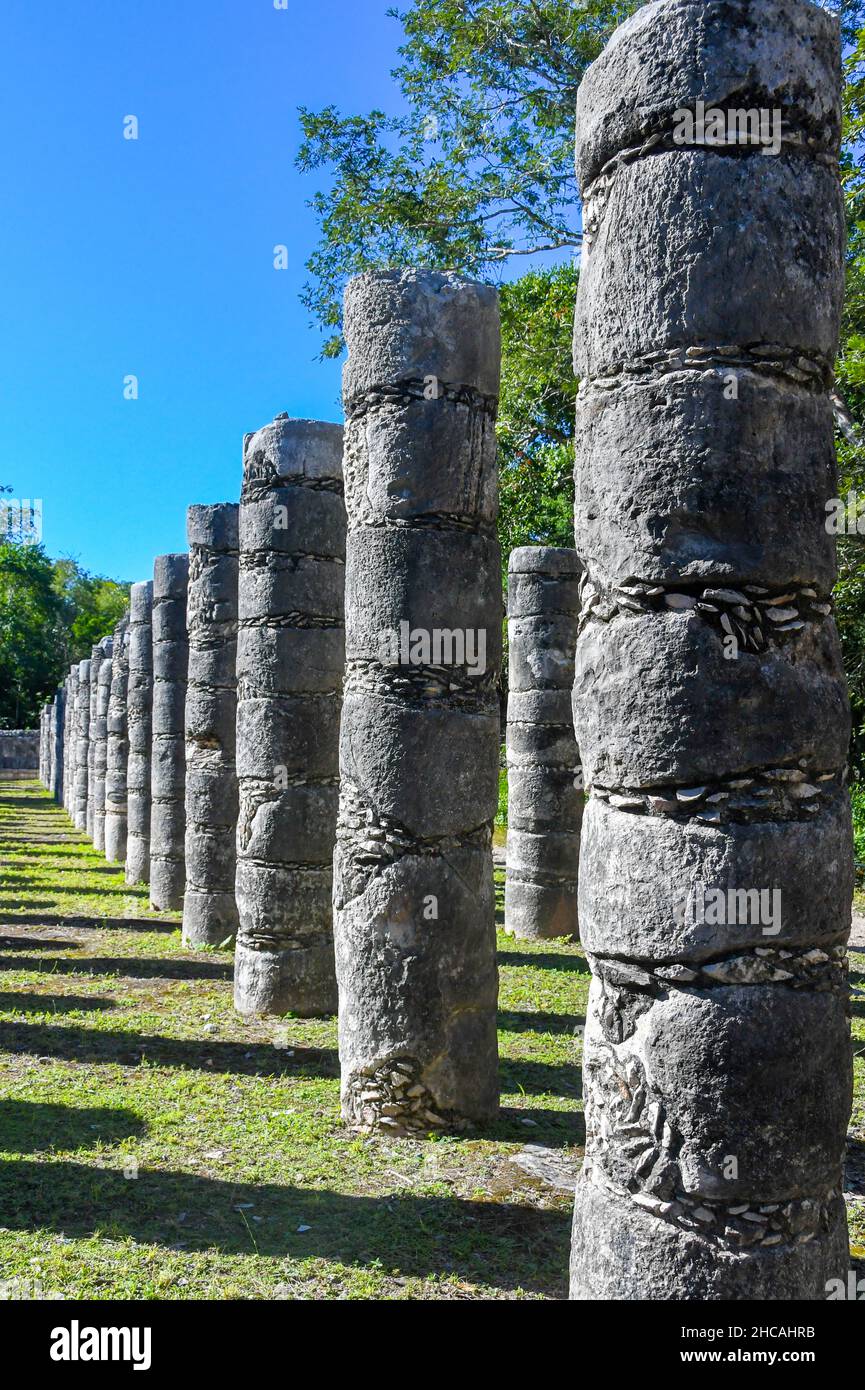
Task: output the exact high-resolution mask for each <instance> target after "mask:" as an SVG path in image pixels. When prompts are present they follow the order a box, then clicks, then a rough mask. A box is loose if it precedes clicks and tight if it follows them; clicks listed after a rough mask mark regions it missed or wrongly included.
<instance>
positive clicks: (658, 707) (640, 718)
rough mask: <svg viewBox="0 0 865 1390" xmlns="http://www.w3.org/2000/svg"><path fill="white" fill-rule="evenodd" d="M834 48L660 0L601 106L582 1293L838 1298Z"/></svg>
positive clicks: (845, 725) (843, 1263)
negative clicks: (830, 520) (833, 1287)
mask: <svg viewBox="0 0 865 1390" xmlns="http://www.w3.org/2000/svg"><path fill="white" fill-rule="evenodd" d="M839 54H840V46H839V34H838V24H837V21H836V20H835V19H834V17H832V16H831V15H829V14H827V13H826V12H825V11H824V10H822V9H819V8H817V7H816V6H814V5H810V4H802V3H799V0H745V3H742V0H713V2H712V3H709V4H702V3H701V4H697V3H692V2H691V0H656V3H652V4H649V5H647V6H646V7H645V8H643V9H641V10H639V11H638V12H637V14H636V15H635V16H634V17H633V18H632V19H630V20H629V21H627V23H626V24H624V25H623V26H622V28H621V29H620V30H619V32H618V34H617V36H616V38H615V40H614V41H613V42H612V43H611V44H610V45H609V47H608V48H607V50H606V52H605V53H604V54H603V55H602V57H601V58H600V59H599V60H598V61H597V62H596V63H595V64H594V65H593V66H592V67H591V68H590V69H589V70H588V73H587V74H586V77H585V78H584V81H583V84H582V86H581V88H580V93H579V99H578V114H577V125H578V166H579V173H580V181H581V185H582V191H583V198H584V207H585V226H586V230H587V246H588V249H587V253H585V254H584V257H583V263H582V267H581V272H580V287H579V297H578V303H577V322H576V332H575V347H576V370H577V374H578V376H579V377H580V378H581V386H580V393H579V401H578V432H577V448H576V457H577V474H576V482H577V487H576V499H577V500H576V525H575V534H576V537H577V544H578V547H579V551H580V556H581V559H582V560H583V562H584V564H585V568H586V571H587V577H586V581H585V583H584V586H583V614H582V630H581V634H580V637H579V640H578V646H577V661H576V681H575V686H574V716H575V723H576V731H577V742H578V744H579V747H580V752H581V755H582V760H583V769H584V775H585V780H586V784H587V787H588V788H590V792H591V794H590V798H589V802H588V807H587V810H586V814H585V820H584V825H583V840H582V847H581V863H580V931H581V936H582V939H583V942H584V944H585V946H586V949H587V953H588V954H589V959H590V962H591V965H592V969H593V973H594V980H593V982H592V988H591V995H590V1002H589V1008H588V1016H587V1026H586V1035H585V1049H584V1059H583V1074H584V1084H585V1095H586V1122H587V1135H588V1138H587V1147H586V1164H585V1170H584V1174H583V1176H582V1178H581V1180H580V1182H579V1184H578V1188H577V1198H576V1208H575V1219H574V1238H573V1255H572V1296H573V1297H574V1298H578V1299H606V1298H612V1299H626V1300H639V1299H693V1300H706V1299H710V1300H735V1299H742V1300H763V1299H806V1300H808V1299H813V1300H822V1299H824V1298H825V1297H826V1293H827V1280H829V1279H831V1278H836V1277H840V1278H845V1277H846V1271H847V1267H848V1253H847V1228H846V1220H845V1213H844V1202H843V1199H842V1196H841V1163H842V1155H843V1151H844V1141H845V1132H846V1128H847V1121H848V1117H849V1113H850V1100H851V1055H850V1039H849V1024H848V1018H847V1010H848V1003H847V981H846V965H845V944H846V940H847V934H848V931H849V926H850V900H851V891H852V845H851V827H850V808H849V801H848V796H847V790H846V787H845V760H846V755H847V744H848V737H849V731H850V722H849V713H848V706H847V698H846V692H845V686H844V679H843V674H842V670H841V659H840V652H839V645H838V637H837V633H836V630H835V623H834V619H833V615H832V599H831V592H832V586H833V583H834V579H835V560H834V549H833V541H832V539H831V537H830V536H828V535H827V533H826V528H825V525H824V521H825V510H824V507H825V502H826V499H827V498H829V497H831V496H833V495H834V493H835V491H836V487H837V484H836V480H835V459H834V452H833V430H832V426H833V421H832V409H831V406H830V402H829V399H828V395H827V391H828V388H829V387H830V385H831V382H832V363H833V356H834V352H835V347H836V343H837V338H838V329H839V319H840V310H841V298H842V288H843V247H844V212H843V203H842V199H841V192H840V188H839V182H838V169H837V152H838V140H839V129H840V111H839V77H840V68H839ZM749 112H750V113H751V118H749V116H748V113H749ZM713 113H714V114H713ZM761 113H762V120H761ZM737 132H738V134H737ZM709 133H711V137H712V139H714V138H715V136H716V135H717V136H718V138H719V139H721V138H723V143H719V144H714V143H711V140H710V139H709V138H708V136H709Z"/></svg>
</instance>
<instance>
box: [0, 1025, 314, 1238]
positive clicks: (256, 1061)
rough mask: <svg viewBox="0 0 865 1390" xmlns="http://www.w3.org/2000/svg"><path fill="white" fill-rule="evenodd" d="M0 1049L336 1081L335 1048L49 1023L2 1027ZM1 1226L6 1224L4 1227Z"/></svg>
mask: <svg viewBox="0 0 865 1390" xmlns="http://www.w3.org/2000/svg"><path fill="white" fill-rule="evenodd" d="M0 1051H5V1052H10V1053H13V1054H22V1055H26V1056H32V1057H51V1058H57V1059H59V1060H62V1061H67V1062H100V1063H112V1064H114V1065H116V1066H124V1067H134V1066H138V1065H139V1064H140V1063H141V1062H146V1064H147V1065H148V1066H151V1067H178V1068H180V1069H181V1070H184V1071H208V1072H231V1073H236V1074H237V1075H243V1076H310V1077H312V1076H316V1077H336V1076H338V1075H339V1063H338V1060H337V1053H336V1049H335V1048H315V1047H300V1046H293V1047H292V1048H291V1049H285V1048H277V1047H273V1046H269V1045H262V1044H261V1043H243V1042H227V1041H226V1042H220V1041H219V1040H218V1039H213V1040H211V1039H207V1040H206V1041H199V1040H198V1039H197V1038H165V1037H161V1036H159V1035H158V1034H157V1035H147V1034H144V1033H134V1032H129V1033H125V1032H122V1031H116V1032H114V1031H111V1030H110V1029H96V1028H83V1027H82V1028H60V1027H55V1026H54V1025H52V1024H47V1023H0ZM0 1224H2V1223H0Z"/></svg>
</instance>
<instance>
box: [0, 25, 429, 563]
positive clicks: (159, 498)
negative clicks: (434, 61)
mask: <svg viewBox="0 0 865 1390" xmlns="http://www.w3.org/2000/svg"><path fill="white" fill-rule="evenodd" d="M389 3H390V0H289V8H288V10H276V9H274V7H273V0H76V3H72V4H62V3H59V0H53V3H47V4H43V3H40V2H39V0H4V3H3V26H2V37H3V42H2V45H0V128H2V130H3V140H2V143H0V182H2V188H3V204H4V207H3V216H2V219H0V266H2V271H0V275H2V284H3V289H2V301H0V302H2V309H3V313H2V323H0V482H6V483H10V484H12V485H13V491H14V495H15V496H16V497H30V498H33V497H41V498H42V499H43V506H44V532H43V539H44V541H45V545H46V547H47V549H48V551H49V553H50V554H52V555H73V556H75V558H76V559H78V560H79V561H80V562H81V563H82V564H83V565H84V566H85V567H86V568H87V569H90V570H92V571H94V572H96V573H101V574H107V575H110V576H111V577H113V578H118V579H130V580H135V579H141V578H145V577H147V576H148V575H149V574H150V573H151V569H152V562H153V556H154V555H156V554H160V553H162V552H166V551H172V550H179V549H185V546H186V541H185V510H186V506H187V505H188V504H189V503H192V502H218V501H224V500H230V499H231V500H233V499H235V498H236V497H237V495H238V490H239V485H240V460H241V444H242V438H243V435H244V433H245V432H246V431H248V430H252V429H256V428H257V427H258V426H259V425H261V424H263V423H264V422H265V421H267V420H269V419H271V418H272V417H273V416H274V415H275V414H277V413H278V412H279V411H281V410H288V411H289V412H290V413H291V414H293V415H310V416H314V417H318V418H321V419H329V420H338V419H339V418H340V408H339V366H338V364H336V363H321V362H319V361H318V360H317V354H318V349H319V342H320V338H319V334H318V331H317V329H315V328H314V327H311V326H310V324H309V315H308V313H307V312H306V310H304V309H303V307H302V306H301V304H300V302H299V300H298V292H299V290H300V288H301V285H302V284H303V281H304V278H305V272H304V268H303V263H304V261H305V259H306V257H307V255H308V254H309V252H310V250H311V249H312V247H313V244H314V241H315V235H316V228H315V221H314V218H313V215H312V213H311V212H310V211H309V210H308V209H307V208H306V207H305V206H304V204H305V202H306V200H307V199H308V198H309V197H310V196H311V193H312V192H313V191H314V187H315V185H314V183H313V182H312V179H311V177H310V176H306V177H302V176H301V175H300V174H298V173H297V172H296V171H295V169H294V167H293V159H294V155H295V153H296V150H297V147H298V144H299V138H300V132H299V125H298V120H297V115H296V109H297V107H298V106H299V105H306V106H311V107H313V108H316V107H319V106H323V105H325V104H327V103H329V102H335V103H337V104H338V105H340V106H342V107H343V108H344V109H346V110H363V109H367V108H368V107H371V106H375V105H379V106H383V107H384V108H385V109H392V108H393V107H394V104H395V102H396V100H397V95H396V92H395V89H394V87H393V83H392V81H391V79H390V76H389V73H390V69H391V67H392V66H393V64H394V60H395V56H396V47H397V44H398V42H399V39H400V33H401V31H400V27H399V25H398V23H397V22H396V21H394V20H392V19H389V18H388V17H387V15H386V9H387V7H388V4H389ZM130 114H132V115H135V116H137V117H138V120H139V122H140V138H139V139H138V140H137V141H132V140H125V139H124V138H123V119H124V117H125V116H127V115H130ZM276 243H285V244H286V245H287V246H288V248H289V257H290V266H289V269H288V270H287V271H284V272H278V271H276V270H274V269H273V246H274V245H275V244H276ZM127 374H135V375H136V376H137V377H138V379H139V393H140V394H139V399H138V400H137V401H126V400H124V398H123V380H124V377H125V376H127Z"/></svg>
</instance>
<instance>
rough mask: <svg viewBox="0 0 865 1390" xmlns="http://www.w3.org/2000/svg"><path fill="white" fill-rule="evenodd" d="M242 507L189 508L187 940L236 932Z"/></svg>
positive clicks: (220, 938)
mask: <svg viewBox="0 0 865 1390" xmlns="http://www.w3.org/2000/svg"><path fill="white" fill-rule="evenodd" d="M238 511H239V508H238V505H237V503H236V502H222V503H219V504H218V505H216V506H212V507H190V508H189V509H188V511H187V514H186V517H187V521H186V533H187V537H188V540H189V596H188V600H187V610H186V611H187V627H188V630H189V683H188V685H187V688H186V893H185V896H184V899H183V940H184V941H185V942H186V943H187V944H188V945H191V946H205V945H210V946H218V945H221V944H222V943H224V942H226V941H231V940H232V939H233V938H234V937H235V936H236V935H237V905H236V902H235V897H234V877H235V868H236V859H237V854H236V849H235V840H236V836H237V811H238V799H237V768H236V765H235V722H236V718H237V678H236V675H235V665H236V660H237V572H238V547H239V536H238Z"/></svg>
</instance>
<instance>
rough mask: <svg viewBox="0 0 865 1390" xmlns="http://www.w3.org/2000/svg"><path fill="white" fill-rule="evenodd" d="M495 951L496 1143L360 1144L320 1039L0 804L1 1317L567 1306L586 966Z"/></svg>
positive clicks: (103, 869) (569, 952) (79, 850)
mask: <svg viewBox="0 0 865 1390" xmlns="http://www.w3.org/2000/svg"><path fill="white" fill-rule="evenodd" d="M500 948H501V1013H500V1027H501V1034H500V1047H501V1054H502V1064H501V1077H502V1105H503V1109H502V1115H501V1119H500V1121H499V1122H498V1123H497V1125H496V1126H495V1128H494V1129H492V1130H491V1131H489V1132H486V1133H484V1135H483V1136H480V1135H479V1136H475V1137H473V1138H461V1139H446V1138H440V1137H435V1138H433V1137H431V1138H430V1139H428V1140H423V1141H420V1142H418V1141H410V1140H395V1141H384V1140H380V1139H363V1140H357V1139H352V1138H351V1137H350V1136H348V1135H346V1133H345V1132H344V1131H343V1129H342V1127H341V1125H340V1120H339V1084H338V1080H337V1076H338V1068H337V1057H336V1027H335V1023H334V1022H333V1021H332V1020H326V1021H323V1022H322V1021H300V1020H287V1021H284V1022H281V1023H278V1024H277V1023H263V1024H247V1023H244V1022H242V1021H241V1020H240V1019H239V1018H237V1016H236V1015H235V1014H234V1011H233V1009H232V1003H231V956H230V954H229V953H227V952H225V951H222V952H219V951H209V952H191V951H186V950H184V949H182V947H181V945H180V934H179V929H178V926H177V918H176V916H170V915H166V914H161V915H160V914H155V913H152V912H150V910H149V908H148V905H147V895H146V891H145V890H130V889H129V888H127V887H126V886H125V885H124V882H123V873H122V871H121V870H119V869H117V868H116V867H114V866H111V865H107V864H106V863H105V860H104V859H103V857H102V856H101V855H100V854H97V853H96V852H95V851H94V850H93V848H92V846H91V845H90V844H89V842H88V841H87V840H86V839H85V838H84V836H82V835H79V834H78V833H77V832H75V831H74V830H73V829H72V826H71V824H70V822H69V820H68V819H67V817H66V816H65V815H64V813H63V812H62V811H60V810H58V809H57V808H56V807H55V806H54V805H53V803H52V802H51V800H50V799H49V797H48V795H47V793H45V792H44V791H42V789H41V788H40V787H38V785H37V784H35V783H33V782H29V783H23V782H22V783H12V782H5V783H0V970H2V976H0V1281H5V1288H4V1287H0V1296H2V1294H3V1293H5V1295H6V1296H7V1297H13V1298H22V1297H23V1298H28V1297H33V1296H40V1295H41V1296H45V1295H48V1294H51V1293H55V1294H60V1295H62V1296H64V1297H85V1298H92V1297H96V1298H136V1299H137V1298H280V1297H282V1298H370V1297H373V1298H441V1299H467V1298H474V1299H492V1298H496V1299H499V1298H534V1299H537V1298H562V1297H564V1295H565V1292H566V1284H565V1279H566V1269H567V1257H568V1241H569V1224H570V1207H571V1195H570V1190H569V1188H570V1185H571V1183H572V1178H573V1174H574V1173H575V1172H576V1170H577V1168H578V1166H579V1156H580V1153H581V1150H580V1148H579V1147H578V1146H579V1143H580V1140H581V1138H582V1115H581V1114H579V1113H578V1112H579V1109H580V1093H581V1081H580V1070H579V1051H580V1048H579V1037H578V1036H575V1030H576V1029H578V1028H579V1027H580V1025H581V1024H582V1022H583V1013H584V1005H585V999H586V993H587V989H588V979H589V977H588V969H587V966H586V963H585V960H584V959H583V957H582V955H581V954H580V952H579V951H578V950H577V949H576V948H575V947H572V946H563V945H557V944H551V945H545V946H543V947H542V948H537V947H533V946H531V945H529V946H527V945H524V944H523V943H520V945H519V946H518V947H517V946H515V944H514V943H513V942H512V941H510V940H509V939H508V938H507V937H505V936H501V937H500Z"/></svg>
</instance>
